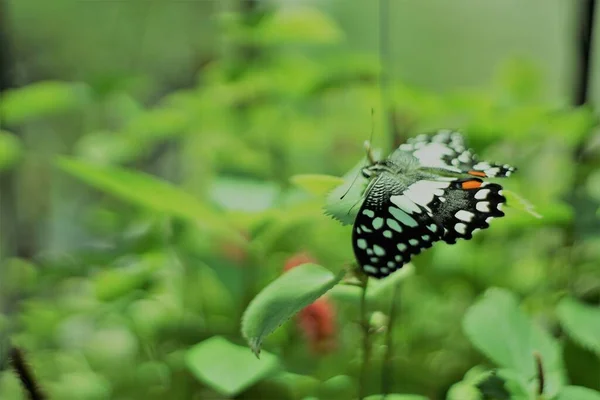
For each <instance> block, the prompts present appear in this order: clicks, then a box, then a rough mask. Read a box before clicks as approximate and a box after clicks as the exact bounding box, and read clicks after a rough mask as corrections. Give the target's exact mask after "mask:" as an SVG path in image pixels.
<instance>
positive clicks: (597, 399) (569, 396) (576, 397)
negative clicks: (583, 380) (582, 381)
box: [556, 386, 600, 400]
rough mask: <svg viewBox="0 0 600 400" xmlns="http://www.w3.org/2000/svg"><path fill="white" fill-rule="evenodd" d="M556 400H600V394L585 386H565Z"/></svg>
mask: <svg viewBox="0 0 600 400" xmlns="http://www.w3.org/2000/svg"><path fill="white" fill-rule="evenodd" d="M556 400H600V392H598V391H596V390H593V389H588V388H586V387H583V386H565V387H564V388H563V389H562V390H561V391H560V394H559V395H558V397H557V398H556Z"/></svg>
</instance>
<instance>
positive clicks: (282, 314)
mask: <svg viewBox="0 0 600 400" xmlns="http://www.w3.org/2000/svg"><path fill="white" fill-rule="evenodd" d="M343 277H344V273H343V272H342V273H340V274H339V275H338V276H335V275H334V274H333V273H331V271H329V270H327V269H325V268H323V267H321V266H320V265H315V264H303V265H300V266H298V267H296V268H294V269H292V270H290V271H288V272H286V273H284V274H283V275H281V276H280V277H279V278H277V279H276V280H275V281H273V282H271V283H270V284H269V285H268V286H267V287H266V288H264V289H263V290H262V291H261V292H260V293H259V294H258V295H257V296H256V297H255V298H254V300H252V302H251V303H250V304H249V305H248V308H247V309H246V311H245V312H244V316H243V317H242V334H243V335H244V337H245V338H246V340H247V341H248V344H249V345H250V347H251V348H252V351H253V352H254V353H255V354H256V356H257V357H258V355H259V353H260V347H261V344H262V342H263V339H264V338H265V337H266V336H267V335H269V334H270V333H272V332H273V331H275V329H277V328H278V327H279V326H281V324H283V323H284V322H285V321H287V320H288V319H290V318H291V317H292V316H293V315H294V314H296V313H297V312H298V311H300V310H301V309H303V308H304V307H306V306H308V305H309V304H311V303H312V302H314V301H315V300H316V299H318V298H319V297H321V296H322V295H323V294H325V293H326V292H327V291H328V290H329V289H331V288H332V287H334V286H335V285H336V284H337V283H338V282H339V281H340V280H341V279H342V278H343Z"/></svg>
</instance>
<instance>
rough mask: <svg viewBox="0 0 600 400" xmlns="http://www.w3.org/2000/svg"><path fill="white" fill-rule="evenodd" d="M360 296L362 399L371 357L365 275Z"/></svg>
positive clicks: (360, 392) (360, 395)
mask: <svg viewBox="0 0 600 400" xmlns="http://www.w3.org/2000/svg"><path fill="white" fill-rule="evenodd" d="M360 279H361V283H362V285H361V288H362V292H361V296H360V327H361V329H362V352H363V354H362V364H361V367H360V381H359V385H358V398H359V399H364V398H365V397H366V395H367V394H366V391H367V380H368V373H369V360H370V359H371V324H370V323H369V315H368V312H367V285H368V283H369V278H368V277H367V276H366V275H365V276H362V277H361V278H360Z"/></svg>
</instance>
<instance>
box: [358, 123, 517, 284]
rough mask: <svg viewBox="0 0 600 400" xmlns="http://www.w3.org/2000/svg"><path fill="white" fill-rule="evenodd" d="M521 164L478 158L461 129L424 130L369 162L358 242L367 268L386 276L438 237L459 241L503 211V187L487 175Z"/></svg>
mask: <svg viewBox="0 0 600 400" xmlns="http://www.w3.org/2000/svg"><path fill="white" fill-rule="evenodd" d="M514 170H515V168H513V167H510V166H508V165H495V164H491V163H488V162H479V161H477V159H476V156H475V155H474V154H472V152H471V151H470V150H467V149H466V148H465V145H464V140H463V138H462V136H461V135H460V134H459V133H457V132H451V131H440V132H438V133H437V134H436V135H433V136H425V135H421V136H418V137H417V138H415V139H411V140H409V141H408V142H407V143H406V144H403V145H401V146H400V147H399V148H398V149H397V150H395V151H394V152H393V153H392V154H391V155H390V156H389V157H388V158H387V159H385V160H381V161H377V162H375V163H373V164H372V165H370V166H368V167H365V168H364V169H363V170H362V173H363V175H364V176H365V177H367V178H368V179H369V184H368V186H367V189H366V190H365V196H364V197H365V198H364V201H363V203H362V206H361V208H360V210H359V211H358V214H357V216H356V219H355V222H354V226H353V231H352V241H353V249H354V254H355V256H356V259H357V261H358V263H359V264H360V266H361V268H362V269H363V271H364V272H365V273H366V274H368V275H370V276H373V277H376V278H382V277H385V276H387V275H389V274H390V273H392V272H394V271H395V270H397V269H399V268H401V267H402V266H403V265H404V264H406V263H407V262H408V261H410V259H411V257H412V256H413V255H416V254H419V253H420V252H421V251H422V250H423V249H426V248H429V247H431V246H432V245H433V243H435V242H436V241H439V240H443V241H445V242H446V243H449V244H452V243H455V242H456V240H457V239H459V238H463V239H470V238H471V237H472V235H473V233H474V232H475V231H477V230H479V229H485V228H487V227H488V226H489V222H490V221H491V219H493V218H496V217H502V216H503V215H504V213H503V212H502V205H503V204H504V203H505V202H506V199H505V198H504V196H502V187H501V186H500V185H498V184H495V183H488V182H483V180H482V179H481V178H487V177H504V176H508V175H510V174H511V173H512V172H513V171H514Z"/></svg>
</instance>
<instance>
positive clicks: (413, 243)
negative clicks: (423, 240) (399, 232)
mask: <svg viewBox="0 0 600 400" xmlns="http://www.w3.org/2000/svg"><path fill="white" fill-rule="evenodd" d="M408 243H410V245H411V246H417V245H418V244H419V241H418V240H417V239H410V240H409V241H408Z"/></svg>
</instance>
